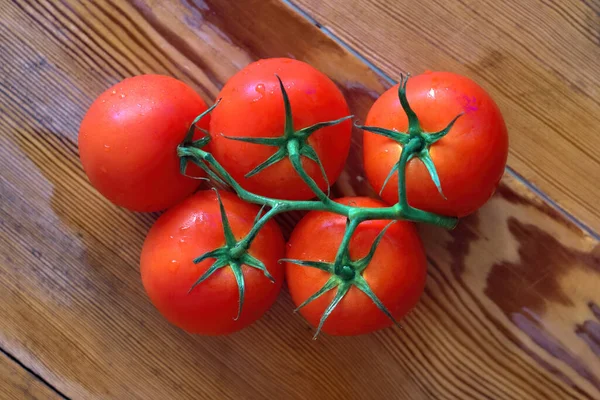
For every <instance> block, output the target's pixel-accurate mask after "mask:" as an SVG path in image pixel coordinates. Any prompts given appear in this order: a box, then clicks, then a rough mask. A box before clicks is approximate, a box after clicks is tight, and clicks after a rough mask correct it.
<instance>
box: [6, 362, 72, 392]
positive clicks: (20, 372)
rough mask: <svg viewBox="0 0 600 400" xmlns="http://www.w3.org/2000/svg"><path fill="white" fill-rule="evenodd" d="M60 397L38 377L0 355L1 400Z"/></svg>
mask: <svg viewBox="0 0 600 400" xmlns="http://www.w3.org/2000/svg"><path fill="white" fill-rule="evenodd" d="M62 398H63V397H61V396H60V395H58V394H57V393H56V392H54V391H53V390H52V389H50V388H49V387H48V386H47V385H46V384H45V383H44V382H42V381H41V380H40V379H39V378H38V377H36V376H35V375H33V374H31V373H30V372H28V371H27V370H26V369H25V368H23V367H22V366H20V365H19V364H17V363H16V362H15V361H14V360H11V359H10V358H9V357H8V356H7V355H6V354H4V353H0V399H2V400H58V399H62Z"/></svg>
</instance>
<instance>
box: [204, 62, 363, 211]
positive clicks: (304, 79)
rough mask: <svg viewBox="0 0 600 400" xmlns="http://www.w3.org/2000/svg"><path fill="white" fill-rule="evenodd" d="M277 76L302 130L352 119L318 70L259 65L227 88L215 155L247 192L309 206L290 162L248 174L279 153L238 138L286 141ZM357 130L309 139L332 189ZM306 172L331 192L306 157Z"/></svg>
mask: <svg viewBox="0 0 600 400" xmlns="http://www.w3.org/2000/svg"><path fill="white" fill-rule="evenodd" d="M275 74H277V75H278V76H279V77H280V78H281V80H282V81H283V84H284V85H285V90H286V92H287V94H288V96H289V99H290V104H291V108H292V114H293V127H294V129H296V130H300V129H302V128H305V127H308V126H310V125H313V124H316V123H318V122H324V121H330V120H336V119H339V118H342V117H345V116H348V114H349V110H348V105H347V104H346V101H345V99H344V96H343V95H342V93H341V92H340V90H339V89H338V88H337V87H336V85H335V84H334V83H333V82H332V81H331V80H330V79H329V78H328V77H327V76H325V75H324V74H323V73H321V72H319V71H318V70H316V69H315V68H313V67H312V66H310V65H308V64H306V63H303V62H301V61H296V60H292V59H285V58H274V59H266V60H261V61H257V62H254V63H252V64H250V65H248V66H247V67H245V68H244V69H242V70H241V71H239V72H238V73H237V74H235V75H234V76H233V77H232V78H231V79H230V80H229V81H228V82H227V84H226V85H225V86H224V87H223V89H222V90H221V93H220V94H219V96H218V97H219V98H221V99H222V101H221V103H220V104H219V105H218V106H217V107H216V108H215V110H214V111H213V112H212V116H211V123H210V133H211V138H212V142H211V152H212V154H213V155H214V157H215V158H216V159H217V161H219V163H221V165H223V166H224V167H225V169H226V170H227V171H228V172H229V173H230V174H231V175H232V176H233V178H234V179H235V180H237V181H238V182H239V183H240V184H241V185H242V187H244V188H245V189H247V190H249V191H251V192H254V193H257V194H260V195H264V196H269V197H273V198H280V199H295V200H306V199H309V198H312V197H314V195H313V192H312V191H311V190H310V188H309V187H308V186H307V185H306V184H305V183H304V182H303V181H302V179H301V178H300V177H299V176H298V174H297V173H296V171H295V170H294V168H293V167H292V165H291V163H290V161H289V159H287V158H285V159H283V160H281V161H279V162H277V163H276V164H274V165H272V166H270V167H267V168H265V169H264V170H262V171H260V172H258V173H257V174H256V175H253V176H251V177H249V178H245V177H244V176H245V174H247V173H248V172H250V171H252V170H253V169H254V168H255V167H257V166H258V165H260V164H261V163H262V162H264V161H265V160H267V159H268V158H269V157H270V156H272V155H273V154H274V153H275V152H276V151H277V147H274V146H268V145H264V144H254V143H245V142H241V141H235V140H231V139H228V138H226V137H224V136H233V137H252V138H260V137H280V136H282V135H283V133H284V123H285V112H284V103H283V97H282V91H281V89H280V87H279V82H278V80H277V77H276V75H275ZM351 132H352V124H351V122H350V121H344V122H342V123H340V124H338V125H335V126H330V127H326V128H322V129H319V130H318V131H316V132H315V133H313V134H312V135H311V136H310V137H309V138H308V144H310V145H311V146H312V148H313V149H314V150H315V151H316V153H317V155H318V156H319V159H320V160H321V163H322V164H323V167H324V170H325V173H326V175H327V177H328V180H329V182H330V183H331V184H333V182H334V181H335V180H336V179H337V178H338V176H339V175H340V173H341V172H342V169H343V167H344V163H345V162H346V157H347V156H348V151H349V148H350V135H351ZM302 164H303V167H304V169H305V170H306V172H307V173H308V175H309V176H310V177H312V178H313V179H314V180H315V181H316V182H317V184H318V185H319V187H320V188H321V189H322V190H324V189H325V188H326V183H325V180H324V179H323V177H322V174H321V171H320V169H319V167H318V165H317V164H316V163H315V162H313V161H310V160H308V159H307V158H306V157H302Z"/></svg>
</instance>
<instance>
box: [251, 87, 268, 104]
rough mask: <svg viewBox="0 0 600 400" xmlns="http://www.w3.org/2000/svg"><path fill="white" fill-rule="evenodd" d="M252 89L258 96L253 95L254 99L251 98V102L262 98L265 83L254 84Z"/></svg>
mask: <svg viewBox="0 0 600 400" xmlns="http://www.w3.org/2000/svg"><path fill="white" fill-rule="evenodd" d="M254 91H255V92H256V93H258V97H255V98H254V99H252V102H253V103H255V102H257V101H259V100H260V99H262V98H263V95H264V94H265V85H263V84H262V83H259V84H258V85H256V87H255V88H254Z"/></svg>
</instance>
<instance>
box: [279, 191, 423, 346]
mask: <svg viewBox="0 0 600 400" xmlns="http://www.w3.org/2000/svg"><path fill="white" fill-rule="evenodd" d="M337 201H338V202H340V203H343V204H350V205H355V206H360V207H371V208H375V207H382V206H385V204H383V203H382V202H380V201H377V200H373V199H369V198H366V197H356V198H343V199H340V200H337ZM388 222H389V221H382V220H373V221H366V222H362V223H361V224H360V225H359V226H358V228H357V229H356V231H355V232H354V235H353V236H352V239H351V241H350V247H349V252H350V258H351V259H352V260H358V259H360V258H362V257H364V256H365V255H366V254H367V253H368V252H369V250H370V248H371V245H372V243H373V241H374V239H375V238H376V237H377V235H378V234H379V233H380V232H381V230H382V229H383V228H384V227H385V226H386V225H387V224H388ZM345 225H346V218H345V217H343V216H340V215H336V214H332V213H328V212H322V211H312V212H310V213H309V214H307V215H306V216H305V217H304V218H303V219H302V220H301V221H300V222H299V223H298V225H297V226H296V228H295V229H294V231H293V232H292V236H291V238H290V240H289V242H288V244H287V251H286V258H288V259H299V260H309V261H325V262H333V261H334V259H335V256H336V252H337V249H338V247H339V245H340V243H341V241H342V237H343V236H344V231H345ZM285 268H286V280H287V283H288V287H289V291H290V294H291V296H292V300H293V302H294V304H296V305H297V306H298V305H299V304H302V302H304V301H305V300H306V299H308V298H309V297H310V296H311V295H313V294H314V293H315V292H317V291H318V290H319V289H321V288H322V287H323V285H324V284H325V282H326V281H327V280H328V279H329V278H330V277H331V274H330V273H329V272H326V271H323V270H320V269H316V268H311V267H305V266H299V265H296V264H292V263H289V262H287V263H286V266H285ZM362 276H363V277H364V279H365V280H366V281H367V283H368V284H369V286H370V287H371V289H372V291H373V292H374V293H375V295H376V296H377V297H378V298H379V300H380V301H381V302H382V303H383V304H384V305H385V306H386V308H387V309H388V310H389V311H390V313H391V314H392V315H393V316H394V318H395V319H396V320H398V319H400V318H402V317H403V316H404V315H406V314H407V313H408V312H409V311H410V310H411V309H412V308H413V307H414V306H415V305H416V304H417V302H418V300H419V297H420V296H421V293H422V292H423V289H424V286H425V278H426V259H425V252H424V249H423V246H422V244H421V240H420V238H419V235H418V233H417V231H416V229H415V227H414V225H413V224H412V223H410V222H407V221H397V222H395V223H394V224H392V225H391V226H390V227H389V229H388V230H387V231H386V233H385V234H384V236H383V238H382V240H381V242H380V243H379V246H378V247H377V250H376V251H375V254H374V256H373V258H372V260H371V262H370V263H369V264H368V266H367V268H366V269H365V270H364V272H363V275H362ZM335 292H336V289H333V290H330V291H328V292H326V293H325V294H323V295H322V296H321V297H318V298H317V299H316V300H314V301H313V302H311V303H309V304H307V305H306V306H304V307H303V308H301V309H300V313H301V314H302V316H303V317H304V318H306V320H307V321H308V322H309V323H310V324H311V325H313V326H318V324H319V321H320V319H321V316H322V315H323V312H324V311H325V309H326V308H327V306H328V305H329V304H330V303H331V301H332V300H333V298H334V295H335ZM392 323H393V322H392V321H391V320H390V319H389V318H388V317H387V316H386V315H385V314H384V313H383V312H382V311H381V310H380V309H378V308H377V306H376V305H375V303H374V302H373V301H372V300H371V299H370V298H369V297H367V295H366V294H365V293H363V292H362V291H360V290H359V289H358V288H357V287H356V286H352V287H351V288H350V290H349V291H348V293H347V294H346V295H345V297H343V298H342V300H341V302H340V303H339V304H338V305H337V307H336V308H335V309H334V310H333V311H332V313H331V314H330V315H329V318H328V319H327V320H326V322H325V324H324V325H323V328H322V331H324V332H326V333H328V334H331V335H360V334H364V333H369V332H372V331H375V330H378V329H382V328H385V327H388V326H390V325H391V324H392Z"/></svg>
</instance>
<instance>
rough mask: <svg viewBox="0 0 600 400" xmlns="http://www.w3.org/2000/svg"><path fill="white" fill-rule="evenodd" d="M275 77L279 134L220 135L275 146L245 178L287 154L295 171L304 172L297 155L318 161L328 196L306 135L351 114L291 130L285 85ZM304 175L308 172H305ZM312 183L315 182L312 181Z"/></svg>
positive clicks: (323, 171)
mask: <svg viewBox="0 0 600 400" xmlns="http://www.w3.org/2000/svg"><path fill="white" fill-rule="evenodd" d="M275 77H277V80H278V81H279V87H280V89H281V95H282V97H283V104H284V110H285V122H284V129H283V134H282V135H281V136H279V137H243V136H226V135H223V137H225V138H227V139H231V140H237V141H240V142H246V143H253V144H262V145H265V146H273V147H277V151H276V152H275V153H273V155H271V156H270V157H269V158H267V159H266V160H265V161H263V162H262V163H260V164H259V165H257V166H256V167H254V168H253V169H252V170H251V171H249V172H248V173H247V174H246V175H245V177H246V178H250V177H252V176H254V175H256V174H258V173H259V172H261V171H262V170H264V169H266V168H268V167H270V166H272V165H274V164H276V163H278V162H279V161H281V160H283V159H285V158H286V157H289V159H290V161H291V163H292V165H293V167H294V169H295V170H296V172H298V173H299V174H306V173H305V172H304V169H303V168H302V167H301V165H302V163H301V157H306V158H308V159H309V160H311V161H313V162H314V163H316V164H317V165H318V167H319V170H320V172H321V175H322V177H323V180H324V181H325V183H326V185H327V194H326V196H329V193H330V190H331V189H330V184H329V179H328V178H327V174H326V173H325V168H324V167H323V164H322V163H321V160H320V158H319V155H318V154H317V152H316V151H315V149H314V148H313V147H312V146H311V144H310V143H309V142H308V138H309V137H310V136H311V135H312V134H313V133H315V132H316V131H318V130H319V129H322V128H325V127H328V126H334V125H337V124H339V123H342V122H344V121H346V120H347V119H350V118H352V117H353V116H352V115H348V116H346V117H343V118H339V119H336V120H333V121H325V122H319V123H316V124H314V125H311V126H307V127H306V128H302V129H299V130H295V129H294V122H293V116H292V106H291V104H290V99H289V97H288V94H287V92H286V90H285V86H284V85H283V82H282V81H281V78H280V77H279V76H278V75H275ZM306 176H307V177H308V175H306ZM308 178H309V179H310V180H311V181H312V178H310V177H308ZM310 186H311V188H312V186H313V185H310ZM314 186H316V183H315V185H314ZM319 191H320V189H319Z"/></svg>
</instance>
